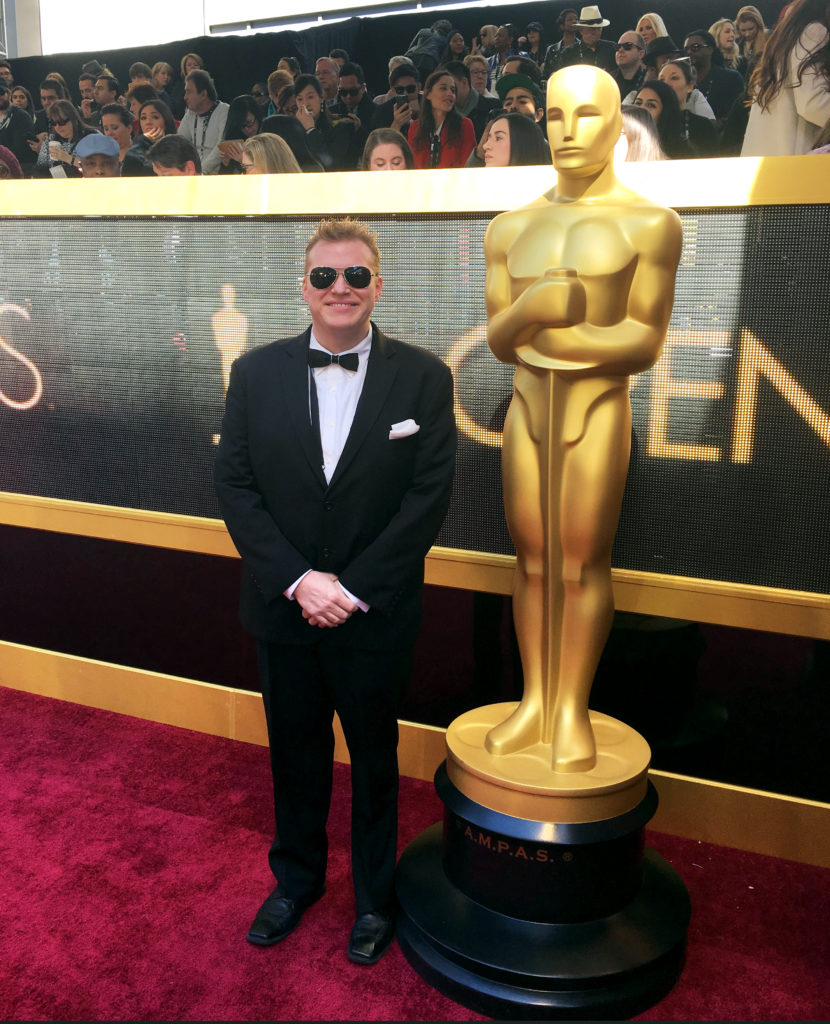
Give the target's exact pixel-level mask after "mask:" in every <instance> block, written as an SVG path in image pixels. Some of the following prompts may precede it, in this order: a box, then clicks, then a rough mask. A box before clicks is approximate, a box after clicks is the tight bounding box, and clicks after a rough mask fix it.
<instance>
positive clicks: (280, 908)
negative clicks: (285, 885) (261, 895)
mask: <svg viewBox="0 0 830 1024" xmlns="http://www.w3.org/2000/svg"><path fill="white" fill-rule="evenodd" d="M324 891H325V890H324V889H318V890H316V891H315V892H313V893H312V894H311V895H310V896H307V897H305V898H304V899H299V900H292V899H289V898H288V897H287V896H282V895H281V894H280V892H279V887H277V888H276V889H274V891H273V892H272V893H271V895H270V896H269V897H268V899H267V900H266V901H265V902H264V903H263V904H262V906H261V907H260V908H259V912H258V913H257V916H256V917H255V918H254V923H253V924H252V925H251V928H250V931H249V932H248V935H247V936H246V937H247V939H248V942H252V943H253V944H254V945H255V946H273V945H274V944H275V943H277V942H281V941H282V940H283V939H284V938H285V937H286V936H287V935H290V934H291V933H292V932H293V931H294V929H295V928H296V927H297V925H298V924H299V923H300V921H301V920H302V917H303V913H304V912H305V911H306V910H307V909H308V908H309V907H310V906H311V904H312V903H316V902H317V900H319V899H320V897H321V896H322V895H323V892H324Z"/></svg>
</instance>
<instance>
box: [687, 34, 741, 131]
mask: <svg viewBox="0 0 830 1024" xmlns="http://www.w3.org/2000/svg"><path fill="white" fill-rule="evenodd" d="M683 49H684V51H685V56H687V57H688V58H689V59H690V60H691V62H692V64H693V65H694V68H695V71H696V72H697V88H698V89H699V90H700V91H701V92H702V93H703V95H704V97H705V98H706V100H707V102H708V104H709V106H710V107H711V108H712V110H713V111H714V114H715V117H716V118H717V123H718V128H722V127H723V125H724V123H725V122H726V118H727V116H728V115H729V111H730V110H731V109H732V104H733V103H734V102H735V100H736V99H737V98H738V97H739V96H740V95H741V93H743V91H744V80H743V76H742V75H740V74H739V73H738V72H737V71H735V70H734V69H733V68H725V67H724V66H723V54H722V53H721V52H720V50H719V49H718V45H717V43H716V42H715V40H714V37H713V36H712V34H711V33H710V32H707V31H706V30H705V29H696V30H695V31H694V32H690V33H689V35H687V36H686V40H685V42H684V44H683Z"/></svg>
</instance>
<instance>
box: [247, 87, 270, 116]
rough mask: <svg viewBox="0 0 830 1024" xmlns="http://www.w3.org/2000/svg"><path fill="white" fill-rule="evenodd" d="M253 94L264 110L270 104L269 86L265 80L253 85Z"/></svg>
mask: <svg viewBox="0 0 830 1024" xmlns="http://www.w3.org/2000/svg"><path fill="white" fill-rule="evenodd" d="M251 95H252V96H253V98H254V99H255V100H256V101H257V103H258V104H259V105H260V106H261V107H262V108H263V111H264V110H265V109H266V108H267V106H268V101H269V100H270V96H269V95H268V86H267V85H266V84H265V82H254V84H253V85H252V86H251ZM263 116H264V114H263Z"/></svg>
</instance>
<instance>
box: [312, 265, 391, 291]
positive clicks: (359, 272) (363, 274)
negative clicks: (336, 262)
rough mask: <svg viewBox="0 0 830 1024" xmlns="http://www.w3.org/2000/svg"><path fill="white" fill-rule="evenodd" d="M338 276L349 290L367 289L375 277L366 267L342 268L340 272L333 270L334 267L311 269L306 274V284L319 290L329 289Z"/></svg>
mask: <svg viewBox="0 0 830 1024" xmlns="http://www.w3.org/2000/svg"><path fill="white" fill-rule="evenodd" d="M340 274H342V275H343V280H344V281H345V282H346V284H347V285H348V286H349V287H350V288H368V287H369V285H370V284H371V282H372V278H373V277H376V276H377V275H376V274H373V273H372V271H371V270H369V268H368V267H344V268H343V269H342V270H335V269H334V267H312V269H311V270H309V272H308V283H309V284H310V285H311V287H312V288H320V289H321V290H322V289H323V288H331V286H332V285H333V284H334V282H335V281H336V280H337V278H338V277H339V276H340Z"/></svg>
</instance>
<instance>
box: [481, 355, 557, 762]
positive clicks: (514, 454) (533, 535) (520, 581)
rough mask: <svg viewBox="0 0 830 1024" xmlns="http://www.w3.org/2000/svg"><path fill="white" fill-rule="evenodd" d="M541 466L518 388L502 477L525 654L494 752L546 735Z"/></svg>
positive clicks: (490, 744)
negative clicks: (520, 687)
mask: <svg viewBox="0 0 830 1024" xmlns="http://www.w3.org/2000/svg"><path fill="white" fill-rule="evenodd" d="M521 372H522V371H521V370H519V371H517V374H518V373H521ZM529 383H530V384H531V385H532V384H533V383H534V382H533V381H532V380H531V381H529ZM543 394H544V392H543ZM540 469H541V466H540V450H539V442H538V440H537V439H536V438H534V431H533V430H532V423H531V417H530V409H529V407H528V404H527V401H526V399H525V397H524V396H523V395H522V394H521V393H520V392H519V391H518V390H517V391H515V392H514V395H513V400H512V402H511V403H510V408H509V409H508V412H507V418H506V420H505V424H504V439H503V447H502V482H503V487H504V509H505V515H506V517H507V526H508V528H509V530H510V536H511V537H512V538H513V543H514V545H515V547H516V575H515V578H514V584H513V621H514V624H515V627H516V639H517V642H518V645H519V652H520V654H521V658H522V672H523V675H524V695H523V697H522V701H521V703H520V704H519V706H518V708H516V710H515V711H514V712H513V714H512V715H510V717H509V718H507V719H506V720H505V721H504V722H502V723H501V724H500V725H497V726H496V727H495V728H493V729H491V730H490V732H489V733H488V734H487V737H486V740H485V747H486V749H487V750H488V751H489V752H490V753H491V754H511V753H513V752H514V751H517V750H522V749H524V748H525V747H529V746H532V745H533V744H534V743H538V742H539V740H540V739H541V738H542V720H543V711H544V704H545V701H546V699H547V698H546V694H545V692H544V685H543V684H544V679H543V660H544V652H543V642H544V640H543V638H544V637H545V636H546V635H547V629H546V623H545V601H544V594H543V572H542V570H543V559H544V524H543V520H542V507H541V500H540V493H541V481H540Z"/></svg>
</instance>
